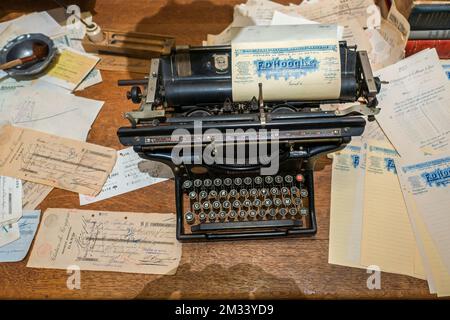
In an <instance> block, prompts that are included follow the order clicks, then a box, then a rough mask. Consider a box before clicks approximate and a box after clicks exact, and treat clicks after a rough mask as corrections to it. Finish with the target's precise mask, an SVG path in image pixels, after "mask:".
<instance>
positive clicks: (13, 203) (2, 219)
mask: <svg viewBox="0 0 450 320" xmlns="http://www.w3.org/2000/svg"><path fill="white" fill-rule="evenodd" d="M21 216H22V182H21V181H20V179H15V178H9V177H3V176H0V226H1V225H4V224H6V223H12V222H16V221H17V220H19V218H20V217H21Z"/></svg>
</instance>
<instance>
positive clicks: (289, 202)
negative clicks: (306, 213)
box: [283, 198, 292, 207]
mask: <svg viewBox="0 0 450 320" xmlns="http://www.w3.org/2000/svg"><path fill="white" fill-rule="evenodd" d="M291 203H292V200H291V198H284V199H283V204H284V205H285V206H286V207H289V206H290V205H291Z"/></svg>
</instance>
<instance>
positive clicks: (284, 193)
mask: <svg viewBox="0 0 450 320" xmlns="http://www.w3.org/2000/svg"><path fill="white" fill-rule="evenodd" d="M281 194H283V195H285V196H286V195H288V194H289V188H287V187H283V188H281Z"/></svg>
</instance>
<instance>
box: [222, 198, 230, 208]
mask: <svg viewBox="0 0 450 320" xmlns="http://www.w3.org/2000/svg"><path fill="white" fill-rule="evenodd" d="M222 208H224V209H230V208H231V202H230V201H228V200H226V201H224V202H223V203H222Z"/></svg>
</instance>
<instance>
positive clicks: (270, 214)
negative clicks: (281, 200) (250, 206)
mask: <svg viewBox="0 0 450 320" xmlns="http://www.w3.org/2000/svg"><path fill="white" fill-rule="evenodd" d="M276 215H277V210H275V209H270V210H269V216H270V217H271V218H275V216H276Z"/></svg>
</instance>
